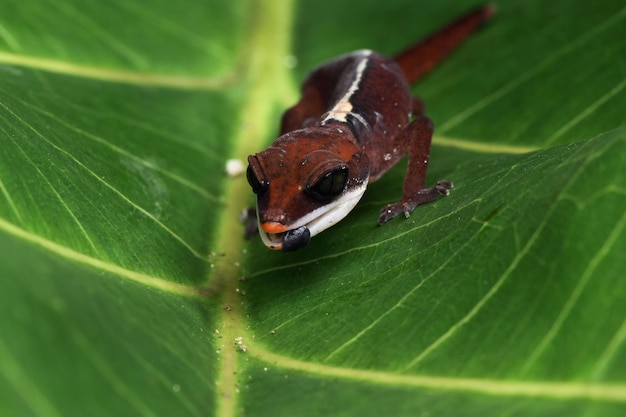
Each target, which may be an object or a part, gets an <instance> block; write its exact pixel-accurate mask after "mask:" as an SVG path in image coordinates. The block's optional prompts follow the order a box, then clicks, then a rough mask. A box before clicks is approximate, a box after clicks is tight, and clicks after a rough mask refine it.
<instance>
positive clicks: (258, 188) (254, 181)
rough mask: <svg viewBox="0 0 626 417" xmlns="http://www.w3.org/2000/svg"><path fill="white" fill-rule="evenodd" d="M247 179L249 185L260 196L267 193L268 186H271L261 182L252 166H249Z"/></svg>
mask: <svg viewBox="0 0 626 417" xmlns="http://www.w3.org/2000/svg"><path fill="white" fill-rule="evenodd" d="M246 178H247V179H248V184H250V187H252V191H253V192H254V194H257V195H260V194H263V193H264V192H265V191H267V186H268V185H269V184H268V182H267V181H259V179H258V178H257V176H256V174H255V173H254V171H253V170H252V167H251V166H250V165H248V169H247V170H246Z"/></svg>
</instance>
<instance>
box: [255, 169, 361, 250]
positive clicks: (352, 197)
mask: <svg viewBox="0 0 626 417" xmlns="http://www.w3.org/2000/svg"><path fill="white" fill-rule="evenodd" d="M366 188H367V180H366V181H364V182H363V184H362V185H361V186H359V187H357V188H354V189H352V190H351V191H348V192H346V193H345V194H343V195H342V196H340V197H339V198H338V199H337V200H335V201H333V202H332V203H330V204H327V205H325V206H322V207H320V208H318V209H317V210H314V211H312V212H310V213H308V214H307V215H306V216H304V217H302V218H300V219H299V220H298V221H296V222H294V223H292V224H290V225H288V227H289V230H293V229H297V228H298V227H300V226H306V227H307V228H308V229H309V232H310V233H311V237H313V236H315V235H317V234H319V233H320V232H322V231H324V230H326V229H328V228H329V227H330V226H332V225H334V224H335V223H337V222H338V221H340V220H341V219H343V218H344V217H346V216H347V215H348V213H350V212H351V211H352V209H353V208H354V206H356V204H357V203H358V202H359V200H360V199H361V197H363V194H364V193H365V189H366ZM258 213H259V210H258V207H257V222H258V225H259V234H260V235H261V240H262V241H263V244H264V245H265V246H267V247H268V248H271V249H281V248H282V239H280V240H273V239H272V238H271V237H270V235H269V234H268V233H267V232H265V231H264V230H263V229H262V228H261V222H260V220H259V219H260V217H259V216H258Z"/></svg>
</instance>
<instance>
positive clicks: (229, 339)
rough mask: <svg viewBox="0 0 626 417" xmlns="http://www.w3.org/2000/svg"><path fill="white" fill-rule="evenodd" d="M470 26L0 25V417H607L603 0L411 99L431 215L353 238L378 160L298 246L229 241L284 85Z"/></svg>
mask: <svg viewBox="0 0 626 417" xmlns="http://www.w3.org/2000/svg"><path fill="white" fill-rule="evenodd" d="M473 5H475V4H474V3H471V2H465V1H464V2H461V3H459V2H451V1H447V0H446V1H442V2H438V3H436V4H420V3H419V2H414V1H408V0H407V1H405V0H402V1H400V0H396V1H390V2H382V3H381V2H363V1H356V0H348V1H344V2H340V3H339V4H337V2H324V1H319V0H316V1H313V0H303V1H301V2H290V1H288V0H280V1H274V0H240V1H231V2H220V1H217V0H213V1H209V2H192V3H186V4H179V3H175V2H165V1H157V0H151V1H149V2H143V4H139V3H133V4H130V3H124V2H103V3H93V4H85V3H84V2H79V1H73V2H72V1H68V2H62V3H58V2H57V3H52V2H48V1H43V0H40V1H35V0H26V1H20V2H18V1H13V0H11V1H7V2H5V4H4V5H3V12H4V13H3V17H2V18H0V73H1V74H2V77H1V78H0V369H2V371H1V372H0V414H1V415H2V416H28V415H38V416H74V415H76V416H83V415H90V416H91V415H102V416H111V415H115V416H123V415H145V416H150V415H159V416H160V415H165V416H169V415H219V416H235V415H249V416H257V415H259V416H265V415H271V416H283V415H284V416H293V415H332V416H336V415H343V416H356V415H358V416H361V415H406V416H415V415H437V416H447V415H449V416H457V415H468V416H474V415H475V416H483V415H524V416H527V415H541V416H546V415H555V416H556V415H558V416H562V415H568V416H570V415H571V416H578V415H597V416H611V415H615V416H618V415H623V414H624V412H625V411H626V297H625V294H626V280H625V279H624V272H623V271H624V270H625V269H626V257H624V253H626V233H625V227H626V214H625V210H624V208H625V207H626V170H624V168H623V167H624V166H626V127H625V126H624V116H623V114H624V113H623V109H624V108H626V92H625V91H624V87H625V86H626V81H625V77H624V74H625V72H624V68H626V67H625V62H624V59H623V56H626V26H625V25H624V19H625V18H626V9H625V8H624V6H623V4H622V3H621V2H619V1H616V0H615V1H613V0H611V1H605V2H601V4H595V3H594V4H583V3H580V4H571V2H566V1H564V0H557V1H555V2H551V3H545V2H539V1H536V0H532V1H528V2H521V3H519V2H512V1H505V2H501V3H499V4H498V9H499V11H498V15H497V16H496V18H495V19H494V20H493V22H491V23H490V24H489V25H487V26H486V27H485V28H484V29H483V30H481V31H480V32H479V33H477V34H475V35H474V36H472V37H471V38H470V39H469V40H467V42H466V43H465V44H464V45H463V46H462V47H461V48H459V50H458V51H456V52H455V54H454V55H453V56H452V57H451V58H450V59H448V60H446V61H445V62H444V63H443V64H441V65H440V66H439V67H438V68H437V69H436V70H435V71H434V72H433V73H432V74H430V75H429V76H427V77H426V78H425V79H424V80H422V81H421V82H420V83H419V84H417V85H416V86H415V93H416V95H419V96H421V97H423V98H424V100H425V102H426V104H427V114H428V115H429V116H430V117H431V118H432V119H433V120H434V122H435V125H436V134H435V139H434V145H433V148H432V152H431V167H430V171H429V178H428V181H429V183H432V182H434V181H435V180H437V179H441V178H447V179H450V180H453V181H454V183H455V188H454V189H453V190H452V193H451V195H450V196H449V197H447V198H442V199H440V200H439V201H437V202H435V203H432V204H429V205H425V206H423V207H419V208H418V209H417V210H416V211H415V212H414V213H413V215H412V216H411V217H410V218H409V219H394V220H393V221H391V222H389V223H387V224H385V225H384V226H383V227H378V226H376V218H377V214H378V211H379V210H380V208H381V207H383V206H384V205H385V204H387V203H390V202H394V201H397V200H398V198H399V196H400V193H401V184H402V180H403V177H404V173H405V169H406V163H401V164H399V165H398V166H397V167H394V168H393V169H392V170H391V171H390V172H389V173H387V174H386V175H385V176H384V177H383V179H381V180H380V181H378V182H376V183H374V184H371V186H370V187H369V188H368V191H367V193H366V195H365V197H364V199H363V201H362V202H361V203H360V204H359V205H358V206H357V208H356V209H355V210H354V211H353V212H352V213H351V214H350V216H348V217H347V218H346V219H345V220H343V221H342V222H341V223H340V224H338V225H336V226H334V227H333V228H331V229H329V230H328V231H326V232H324V233H322V234H320V235H319V236H316V237H315V238H314V239H313V240H312V241H311V244H310V245H309V247H307V248H306V249H303V250H300V251H297V252H294V253H289V254H285V253H277V252H272V251H269V250H267V249H266V248H265V247H264V246H263V245H262V244H261V243H260V242H259V240H258V238H257V239H253V240H251V241H244V240H243V238H242V235H243V228H242V226H241V225H240V224H239V223H238V216H239V213H240V211H241V210H242V209H244V208H245V207H247V206H249V205H251V204H252V203H253V198H252V195H251V193H250V190H249V187H248V186H247V184H246V181H245V179H244V178H243V177H239V178H229V177H227V176H226V175H225V174H224V166H225V163H226V161H227V160H228V159H230V158H238V159H244V158H245V157H246V155H247V154H249V153H253V152H257V151H259V150H261V149H262V148H263V147H264V146H266V145H267V144H268V143H269V142H270V141H271V140H272V138H273V137H274V136H275V134H276V128H277V125H278V120H279V117H280V112H281V111H282V110H283V109H284V108H285V107H287V106H289V105H290V104H291V103H293V101H294V100H296V98H297V91H298V85H299V83H300V82H301V80H302V79H303V78H304V77H305V76H306V74H307V72H308V71H309V70H310V69H311V68H312V67H313V66H315V65H317V64H319V63H320V62H323V61H324V60H326V59H330V58H332V57H334V56H336V55H339V54H341V53H345V52H347V51H350V50H353V49H358V48H372V49H376V50H378V51H380V52H383V53H388V54H392V53H394V52H395V51H397V50H399V49H402V48H403V47H405V46H407V45H408V44H410V43H411V42H414V41H415V40H417V39H419V38H420V37H422V36H424V35H426V34H427V33H429V32H430V31H432V30H433V29H435V28H437V27H439V26H441V25H442V24H443V23H445V22H447V21H449V20H451V19H452V18H454V17H456V16H457V15H459V14H461V13H462V12H464V11H466V10H468V9H469V8H471V7H472V6H473ZM294 62H296V63H297V65H296V66H295V68H291V64H293V63H294Z"/></svg>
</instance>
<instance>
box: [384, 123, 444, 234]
mask: <svg viewBox="0 0 626 417" xmlns="http://www.w3.org/2000/svg"><path fill="white" fill-rule="evenodd" d="M433 131H434V127H433V123H432V122H431V121H430V119H428V118H427V117H424V116H419V117H417V118H416V119H415V120H413V121H412V122H411V123H409V124H408V125H407V126H406V127H405V128H404V129H403V130H402V132H400V134H399V135H398V136H397V137H396V138H394V145H395V146H396V147H397V148H398V149H402V150H404V151H405V152H408V153H409V163H408V169H407V173H406V177H405V178H404V184H403V185H402V199H401V200H400V201H399V202H397V203H395V204H389V205H388V206H386V207H385V208H383V209H382V210H381V211H380V216H379V217H378V224H383V223H386V222H388V221H389V220H391V219H393V218H394V217H396V216H397V215H399V214H401V213H404V215H405V216H406V217H409V216H410V214H411V212H412V211H413V210H415V207H417V206H418V205H420V204H424V203H429V202H431V201H434V200H436V199H437V198H439V196H441V195H448V194H450V188H452V186H453V184H452V182H450V181H447V180H441V181H438V182H437V183H436V184H435V185H434V186H433V187H430V188H424V185H425V179H426V170H427V168H428V157H429V152H430V143H431V140H432V136H433Z"/></svg>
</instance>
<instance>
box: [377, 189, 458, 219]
mask: <svg viewBox="0 0 626 417" xmlns="http://www.w3.org/2000/svg"><path fill="white" fill-rule="evenodd" d="M452 187H454V184H452V182H451V181H447V180H441V181H437V184H435V185H434V186H433V187H431V188H424V189H421V190H419V191H418V193H417V196H416V198H414V199H409V200H404V201H400V202H398V203H395V204H389V205H388V206H386V207H385V208H383V209H382V210H381V211H380V215H379V216H378V224H385V223H387V222H388V221H389V220H391V219H393V218H394V217H396V216H398V215H399V214H401V213H404V216H405V217H407V218H408V217H410V216H411V213H412V212H413V210H415V207H417V206H419V205H420V204H425V203H430V202H431V201H435V200H436V199H437V198H439V196H442V195H449V194H450V189H451V188H452Z"/></svg>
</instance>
